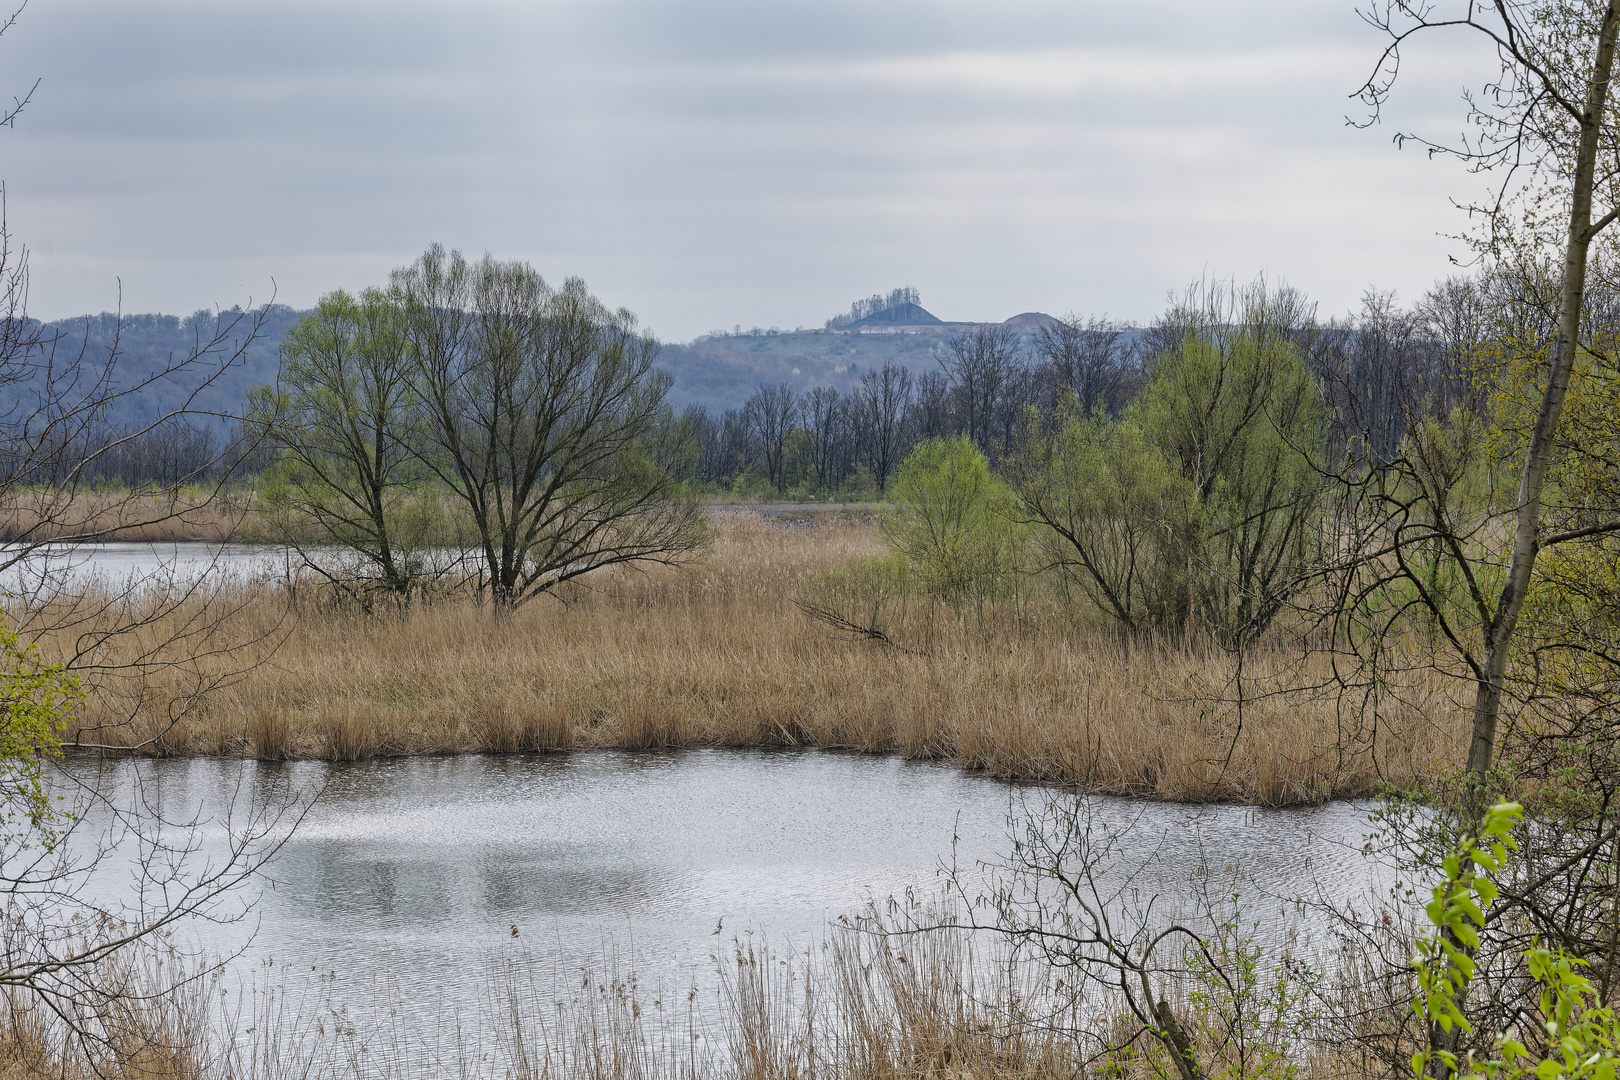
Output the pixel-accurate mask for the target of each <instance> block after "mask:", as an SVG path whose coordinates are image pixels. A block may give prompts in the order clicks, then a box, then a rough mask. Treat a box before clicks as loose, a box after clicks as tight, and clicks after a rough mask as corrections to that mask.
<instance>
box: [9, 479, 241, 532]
mask: <svg viewBox="0 0 1620 1080" xmlns="http://www.w3.org/2000/svg"><path fill="white" fill-rule="evenodd" d="M252 512H253V510H252V498H251V496H247V495H235V494H231V493H228V492H226V493H220V492H200V493H197V494H187V493H185V492H166V491H158V492H128V491H103V492H75V493H69V492H63V491H57V490H36V491H21V492H14V493H12V494H10V495H8V496H7V497H6V499H5V500H4V502H3V503H0V542H5V543H14V542H16V541H19V540H21V541H28V542H47V541H54V540H62V539H73V540H78V539H83V538H85V537H95V538H96V539H98V540H112V541H138V542H142V543H164V544H168V543H187V542H203V543H211V544H223V543H229V542H230V541H232V540H234V539H236V538H238V537H239V536H240V535H242V533H243V531H244V524H245V523H246V522H247V521H248V518H249V517H250V516H251V514H252Z"/></svg>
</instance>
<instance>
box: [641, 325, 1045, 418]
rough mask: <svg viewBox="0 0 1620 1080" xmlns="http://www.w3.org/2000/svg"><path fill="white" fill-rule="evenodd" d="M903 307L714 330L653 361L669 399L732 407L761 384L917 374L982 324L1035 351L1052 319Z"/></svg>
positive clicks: (837, 384) (835, 382) (841, 384)
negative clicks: (835, 319)
mask: <svg viewBox="0 0 1620 1080" xmlns="http://www.w3.org/2000/svg"><path fill="white" fill-rule="evenodd" d="M909 306H910V307H913V308H915V311H905V310H904V308H905V305H897V306H895V307H891V308H889V309H887V310H885V311H882V312H879V313H877V314H874V315H871V316H867V317H865V318H862V319H860V320H858V321H855V322H851V323H848V324H846V327H845V328H844V329H839V330H801V331H798V332H796V333H780V332H768V331H754V332H751V333H746V334H723V335H718V334H717V335H713V336H710V337H702V338H698V339H697V340H696V341H693V342H691V343H689V344H686V345H665V346H664V348H663V351H662V352H660V353H659V355H658V366H659V367H661V368H663V369H664V370H665V371H667V372H669V373H670V375H672V376H673V377H674V379H675V385H674V387H673V388H672V389H671V391H670V399H671V400H672V401H673V402H674V403H675V405H676V407H677V408H680V407H684V406H686V405H688V404H697V405H704V406H707V407H708V408H710V409H730V408H736V407H737V406H739V405H741V404H742V403H743V402H745V401H747V400H748V398H749V396H750V395H752V394H753V392H754V391H755V389H757V388H758V387H759V385H760V384H761V383H770V384H773V385H774V384H776V383H787V384H788V385H789V386H791V387H793V388H794V389H795V390H797V391H799V392H800V393H803V392H804V391H806V390H810V389H812V388H814V387H817V386H831V387H834V388H836V389H838V390H848V389H849V388H850V387H852V386H855V385H857V384H858V383H859V382H860V378H861V375H862V374H863V373H865V372H867V371H872V370H875V369H878V368H881V367H882V366H883V365H884V364H885V363H891V364H898V365H900V366H902V367H907V368H910V369H911V370H912V371H913V372H914V373H916V374H921V373H922V372H924V371H930V370H938V369H939V366H940V365H939V362H940V359H941V358H942V357H943V356H944V355H945V354H946V353H947V352H948V351H949V349H950V341H951V339H952V338H954V337H955V336H956V335H957V334H959V333H961V332H962V331H964V330H970V329H972V328H974V327H976V326H981V325H1005V326H1008V327H1010V328H1011V329H1012V330H1014V331H1015V332H1016V334H1017V336H1018V341H1019V343H1020V344H1021V345H1022V346H1023V347H1024V348H1025V349H1026V350H1028V349H1033V348H1034V346H1035V338H1036V334H1037V333H1038V332H1039V330H1040V327H1041V326H1042V325H1045V324H1047V323H1055V322H1056V321H1057V320H1056V319H1054V318H1053V317H1052V316H1050V315H1044V314H1042V313H1040V312H1035V311H1030V312H1025V313H1023V314H1022V315H1015V316H1013V318H1011V319H1008V320H1007V321H1006V322H1005V323H1002V324H982V323H965V322H957V323H947V322H941V321H939V319H938V318H936V317H935V316H933V315H931V314H930V313H929V312H927V311H925V310H923V309H922V308H921V307H919V306H917V305H909ZM891 311H893V312H901V313H902V317H907V318H916V317H918V313H919V312H920V313H921V315H924V316H927V317H928V318H929V319H932V320H933V321H932V322H931V323H921V322H919V323H910V324H902V323H894V322H888V321H885V320H884V319H882V318H881V316H883V315H887V314H888V313H889V312H891Z"/></svg>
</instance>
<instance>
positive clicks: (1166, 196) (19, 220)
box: [0, 0, 1487, 341]
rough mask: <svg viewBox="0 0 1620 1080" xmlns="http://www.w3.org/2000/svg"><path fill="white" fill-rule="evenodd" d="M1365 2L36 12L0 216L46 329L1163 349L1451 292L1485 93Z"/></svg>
mask: <svg viewBox="0 0 1620 1080" xmlns="http://www.w3.org/2000/svg"><path fill="white" fill-rule="evenodd" d="M1380 45H1381V41H1380V39H1379V37H1378V35H1377V34H1376V33H1375V32H1374V31H1373V30H1371V29H1370V28H1368V27H1366V26H1365V25H1364V24H1363V23H1361V22H1360V21H1359V20H1358V19H1357V17H1356V14H1355V11H1354V8H1353V5H1352V0H1304V2H1302V0H1269V2H1266V0H1250V2H1224V3H1223V2H1215V3H1211V2H1210V0H1197V2H1193V0H1162V2H1143V0H1133V2H1129V3H1119V2H1117V0H1116V2H1096V0H1050V2H1049V0H973V2H950V0H934V2H920V0H918V2H905V0H896V2H890V0H864V2H861V3H847V2H840V0H814V2H805V3H797V2H792V3H775V2H770V0H686V2H682V3H671V2H669V0H663V2H654V0H569V2H562V0H526V2H518V0H511V2H505V3H454V2H439V3H433V4H417V3H410V2H402V0H389V2H386V3H383V2H377V3H370V2H360V0H322V2H320V3H302V2H297V0H277V2H274V3H270V2H257V0H251V2H250V0H200V2H180V0H176V2H165V0H147V2H143V3H140V4H131V3H129V2H128V0H30V2H29V5H28V7H27V9H26V10H25V11H24V12H23V14H22V17H21V18H20V19H19V20H18V22H17V25H16V26H15V27H14V28H13V29H12V30H11V31H10V32H9V33H7V34H6V35H5V36H4V38H0V91H3V92H4V93H5V94H6V95H7V96H11V95H14V94H17V93H20V92H23V91H25V90H26V89H27V87H28V86H29V85H30V84H31V83H32V82H33V80H34V79H35V78H38V79H40V80H41V82H40V86H39V89H38V91H37V92H36V94H35V98H34V101H33V103H32V104H31V105H30V106H29V108H28V109H27V111H26V112H25V113H24V114H23V116H22V117H21V119H20V120H19V121H18V122H17V125H16V127H15V129H14V130H12V131H0V179H3V180H4V181H5V185H6V197H7V208H8V213H9V219H10V224H11V228H12V231H13V233H14V235H15V236H16V238H17V239H19V240H21V241H23V242H25V243H26V244H28V245H29V246H30V248H31V249H32V252H33V255H32V258H33V269H34V275H33V290H32V304H31V308H32V312H33V313H34V314H35V315H38V316H41V317H44V318H57V317H62V316H67V315H72V314H79V313H84V312H93V311H102V310H110V309H112V308H114V307H115V306H116V305H117V304H118V303H119V283H120V281H121V282H122V303H123V309H124V310H125V311H126V312H144V311H154V310H155V311H166V312H172V313H186V312H190V311H193V310H195V309H197V308H199V307H214V306H222V307H227V308H228V307H230V306H231V305H233V304H244V305H245V304H247V303H249V302H250V301H251V302H253V303H260V302H263V301H265V300H267V299H270V298H271V296H272V293H273V294H274V297H275V299H276V300H278V301H280V302H283V303H287V304H292V305H294V306H297V307H307V306H310V305H311V304H313V303H314V301H315V299H316V298H317V297H318V296H319V295H320V294H321V293H323V292H326V291H328V290H331V289H336V288H349V289H358V288H363V287H365V286H367V285H373V284H381V283H383V282H384V281H385V280H386V277H387V273H388V271H389V270H390V269H391V268H393V267H395V266H397V265H400V264H402V263H405V262H408V261H410V259H411V258H413V257H414V256H415V255H417V254H419V253H420V252H421V250H422V249H423V248H424V247H425V246H426V245H427V244H429V243H430V242H433V241H440V242H442V243H444V244H446V245H447V246H451V247H459V248H461V249H463V250H464V251H467V252H469V253H481V252H483V251H485V250H488V251H489V252H491V253H492V254H494V255H496V256H497V257H501V258H522V259H527V260H529V261H530V262H532V263H533V264H534V265H535V266H536V267H537V268H539V270H540V271H541V272H542V273H543V274H545V275H546V276H547V277H548V279H561V278H563V277H565V276H568V275H571V274H577V275H580V276H582V277H584V278H585V280H586V281H587V283H588V284H589V285H590V287H591V288H592V289H593V290H594V291H595V292H596V293H597V294H598V295H600V296H601V297H602V298H603V299H604V300H606V301H607V302H609V303H610V304H614V305H624V306H627V307H629V308H630V309H631V310H633V311H635V312H636V313H637V314H638V315H640V316H641V318H642V321H643V322H644V323H645V324H647V325H648V326H650V327H651V328H652V329H653V330H655V331H656V332H657V333H658V334H659V335H660V336H662V337H664V338H665V339H666V340H671V341H684V340H687V339H690V338H692V337H694V336H696V335H698V334H701V333H704V332H706V331H708V330H710V329H713V328H717V327H726V328H729V327H731V326H733V325H737V324H740V325H741V326H743V327H744V328H747V327H750V326H753V325H759V326H764V327H770V326H779V327H783V328H792V327H795V326H800V325H804V326H813V325H820V323H821V322H822V321H823V320H825V319H826V318H827V317H828V316H830V315H833V314H835V313H837V312H839V311H841V310H844V309H846V308H847V307H848V305H849V303H850V301H851V300H854V299H856V298H857V297H861V296H865V295H869V294H871V293H873V292H877V291H887V290H889V289H891V288H893V287H895V286H898V285H914V286H916V287H917V288H918V289H919V290H921V293H922V300H923V304H924V305H925V306H926V307H928V308H929V309H930V310H931V311H933V312H934V313H935V314H937V315H939V316H941V317H942V318H946V319H1002V318H1005V317H1007V316H1010V315H1013V314H1015V313H1018V312H1021V311H1028V310H1041V311H1048V312H1052V313H1057V314H1061V313H1063V312H1068V311H1077V312H1081V313H1095V314H1107V315H1110V316H1113V317H1116V318H1121V319H1127V320H1145V319H1148V318H1151V317H1152V315H1153V314H1154V313H1155V312H1156V311H1158V310H1160V308H1161V307H1162V306H1163V303H1164V298H1165V295H1166V293H1167V292H1168V291H1170V290H1173V289H1179V288H1181V287H1183V286H1185V285H1186V284H1187V283H1188V282H1189V281H1190V280H1192V279H1194V278H1197V277H1199V276H1201V275H1206V274H1208V275H1228V274H1235V275H1237V276H1238V277H1240V278H1245V279H1246V278H1250V277H1253V276H1254V275H1256V274H1258V273H1262V272H1264V273H1266V274H1268V275H1269V276H1271V277H1273V278H1281V279H1286V280H1288V281H1289V282H1290V283H1292V284H1294V285H1296V286H1298V287H1299V288H1301V289H1303V290H1305V291H1306V292H1307V293H1308V294H1309V295H1310V296H1311V297H1312V298H1314V299H1315V300H1317V301H1318V302H1319V304H1320V307H1321V310H1322V311H1323V313H1325V314H1331V313H1338V312H1342V311H1345V310H1348V309H1349V308H1351V307H1352V306H1354V305H1355V304H1356V303H1357V300H1358V298H1359V296H1360V295H1361V293H1362V292H1363V290H1365V289H1367V288H1368V287H1370V286H1376V287H1378V288H1381V289H1394V290H1397V291H1398V293H1399V294H1400V296H1402V297H1403V298H1406V299H1411V298H1412V297H1414V296H1416V295H1417V294H1419V293H1421V291H1422V290H1423V289H1424V288H1426V287H1427V286H1428V285H1429V284H1430V283H1432V282H1433V281H1434V280H1435V279H1436V278H1437V277H1440V276H1443V275H1445V274H1447V273H1449V272H1453V270H1452V268H1451V267H1450V266H1449V265H1448V262H1447V256H1448V255H1461V254H1463V253H1464V252H1463V248H1462V246H1461V245H1460V244H1459V243H1458V242H1457V241H1455V240H1449V239H1447V238H1446V236H1445V234H1448V233H1457V232H1459V231H1462V230H1463V229H1464V228H1465V227H1466V222H1465V220H1464V219H1463V217H1462V215H1461V214H1460V213H1459V212H1458V211H1456V210H1454V209H1452V208H1451V204H1450V200H1451V199H1452V198H1461V197H1465V196H1469V195H1472V194H1474V193H1475V192H1477V191H1478V190H1479V189H1480V181H1479V180H1478V179H1477V178H1473V177H1469V176H1468V175H1466V174H1465V173H1463V172H1462V171H1461V170H1460V169H1459V168H1458V167H1457V166H1456V165H1455V164H1451V163H1447V162H1444V161H1440V162H1435V161H1430V160H1428V159H1427V158H1426V157H1425V156H1424V155H1423V153H1422V152H1421V151H1420V150H1417V149H1412V148H1408V149H1405V150H1397V149H1396V148H1395V147H1394V146H1393V145H1392V144H1391V140H1390V136H1391V135H1392V134H1393V132H1394V130H1395V127H1396V126H1404V127H1417V128H1419V129H1420V130H1423V131H1424V132H1425V133H1430V134H1440V135H1445V134H1447V133H1453V132H1456V131H1457V130H1459V128H1460V127H1461V117H1462V110H1461V107H1460V103H1459V94H1460V91H1461V89H1462V87H1463V85H1464V83H1465V82H1477V81H1479V80H1478V76H1479V75H1480V74H1483V73H1484V72H1485V71H1486V70H1487V69H1485V68H1483V67H1481V66H1480V65H1479V63H1478V61H1479V60H1480V59H1481V58H1480V57H1477V56H1473V55H1470V54H1468V53H1467V52H1464V51H1436V52H1426V53H1423V54H1417V55H1414V56H1412V57H1411V60H1410V65H1411V66H1410V68H1409V74H1410V75H1412V76H1414V78H1412V79H1411V80H1410V81H1409V82H1408V83H1407V84H1406V85H1405V86H1404V87H1403V88H1402V93H1401V96H1400V97H1399V98H1398V99H1397V106H1396V108H1397V110H1398V112H1397V115H1396V116H1394V117H1393V119H1394V120H1396V121H1398V122H1399V123H1398V124H1397V125H1393V126H1392V125H1391V124H1390V123H1387V122H1386V123H1385V124H1384V125H1383V126H1381V127H1377V128H1374V129H1372V130H1366V131H1358V130H1356V129H1354V128H1351V127H1348V126H1346V124H1345V116H1346V114H1347V113H1352V114H1354V113H1356V112H1357V108H1358V106H1357V105H1356V103H1355V102H1354V101H1352V100H1349V98H1348V96H1347V95H1349V94H1350V93H1351V92H1352V91H1354V89H1355V88H1356V86H1357V85H1358V84H1359V83H1360V82H1361V80H1362V79H1363V78H1365V76H1366V74H1367V69H1368V67H1369V65H1370V64H1371V63H1372V61H1373V59H1374V58H1375V56H1376V54H1377V51H1378V49H1379V48H1380Z"/></svg>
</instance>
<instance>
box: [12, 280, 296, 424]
mask: <svg viewBox="0 0 1620 1080" xmlns="http://www.w3.org/2000/svg"><path fill="white" fill-rule="evenodd" d="M305 314H306V312H303V311H298V310H295V309H293V308H290V307H287V306H285V305H283V304H275V305H271V306H269V307H267V308H265V309H263V312H262V317H261V318H260V319H259V321H258V328H257V330H258V332H257V333H256V334H254V335H253V336H252V338H251V340H249V335H250V333H251V332H252V331H253V329H254V317H253V315H252V314H251V313H247V312H243V311H242V310H241V309H239V308H238V309H233V310H231V311H226V312H221V313H218V314H216V313H214V312H210V311H198V312H196V313H195V314H192V315H189V316H184V317H182V316H178V315H157V314H151V315H124V316H122V317H119V316H117V315H115V314H113V313H112V312H102V313H101V314H100V315H82V316H79V317H78V318H74V319H59V320H57V321H56V322H51V323H45V324H43V327H42V329H43V330H44V331H45V334H46V336H47V337H48V338H49V339H51V340H54V342H55V355H54V357H53V363H54V365H55V366H56V369H57V370H58V371H61V370H64V368H65V367H67V366H69V365H77V366H79V367H80V368H81V369H82V377H83V378H84V379H94V378H96V377H98V376H99V375H100V373H101V371H102V370H103V369H104V367H105V365H106V364H107V361H108V357H109V355H110V354H111V353H112V351H113V349H114V348H115V347H116V349H117V353H118V363H117V367H116V368H115V369H114V370H115V376H114V385H115V386H120V387H131V386H134V385H137V384H139V383H140V382H142V381H143V380H145V379H149V378H152V377H153V376H154V375H156V374H157V373H158V372H161V371H163V370H164V369H165V368H166V367H168V366H169V365H171V364H176V363H181V362H183V361H185V360H186V358H187V357H189V356H191V355H192V353H193V352H195V351H197V350H199V349H204V348H205V347H206V346H208V345H209V343H210V342H212V341H213V339H214V338H215V337H216V336H219V337H220V340H219V342H218V344H216V345H214V346H213V347H212V348H207V349H206V351H205V352H204V355H203V356H202V357H201V359H200V360H199V361H198V362H197V363H194V364H191V365H188V366H187V367H186V368H185V369H184V370H182V371H179V372H176V373H174V374H173V375H171V376H169V377H167V378H163V379H157V380H155V381H153V382H151V383H150V384H149V385H147V386H145V387H142V389H141V390H140V392H139V393H134V394H126V395H124V396H121V397H119V398H118V399H117V401H116V402H115V403H114V406H113V409H112V411H111V413H110V415H108V416H107V417H106V419H107V420H108V421H109V422H110V423H111V424H112V425H113V426H114V427H137V426H142V425H144V424H147V423H150V422H151V421H152V420H154V419H156V418H157V417H159V416H162V415H164V414H165V413H168V412H172V411H174V410H175V409H179V408H181V407H182V406H183V405H184V404H185V402H186V399H187V397H188V396H190V395H191V394H193V393H194V392H195V393H196V397H195V399H194V400H193V401H192V402H191V405H190V408H192V409H194V410H196V411H198V412H201V413H216V414H223V415H222V416H220V417H216V418H214V419H207V418H204V417H198V418H197V419H196V420H195V421H194V422H196V423H199V424H204V423H206V424H212V425H213V426H216V427H219V428H227V427H229V426H230V423H231V421H230V420H229V419H227V418H225V417H228V416H229V415H232V414H236V413H239V412H240V411H241V403H242V397H243V395H244V394H246V393H247V391H248V390H250V389H252V388H253V387H255V386H261V385H263V384H265V383H273V382H275V380H276V372H277V369H278V367H279V362H280V361H279V357H280V349H281V336H282V334H284V333H286V331H287V329H288V328H289V327H290V326H292V325H293V323H295V322H297V321H298V320H299V319H300V318H302V317H303V316H304V315H305ZM244 345H245V346H246V347H245V349H243V355H242V356H240V357H238V358H236V359H235V360H232V357H233V356H234V355H235V354H236V353H237V351H238V350H239V349H242V348H243V346H244ZM221 365H226V366H225V368H224V370H223V371H221V370H220V366H221ZM215 374H217V377H216V378H214V379H213V381H212V382H211V383H210V384H209V385H207V386H206V387H203V388H202V389H201V390H200V391H198V387H199V386H201V385H202V383H204V382H205V381H207V379H208V377H209V376H210V375H215Z"/></svg>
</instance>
